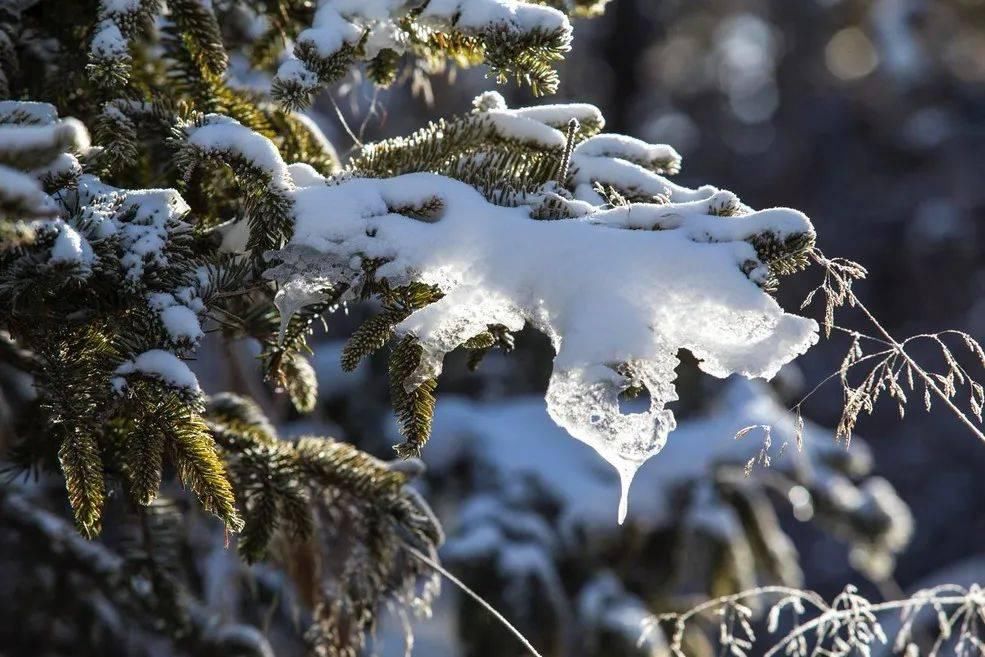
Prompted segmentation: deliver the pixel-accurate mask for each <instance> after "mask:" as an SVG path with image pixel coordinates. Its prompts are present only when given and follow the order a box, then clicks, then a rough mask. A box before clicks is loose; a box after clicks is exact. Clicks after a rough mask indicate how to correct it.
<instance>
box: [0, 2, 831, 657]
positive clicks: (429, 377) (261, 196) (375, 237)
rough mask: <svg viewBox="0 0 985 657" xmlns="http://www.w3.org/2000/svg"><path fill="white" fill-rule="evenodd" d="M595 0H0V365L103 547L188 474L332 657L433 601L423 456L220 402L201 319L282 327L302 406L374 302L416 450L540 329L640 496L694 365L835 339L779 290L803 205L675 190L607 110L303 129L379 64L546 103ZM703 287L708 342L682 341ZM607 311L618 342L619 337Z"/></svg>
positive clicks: (47, 459)
mask: <svg viewBox="0 0 985 657" xmlns="http://www.w3.org/2000/svg"><path fill="white" fill-rule="evenodd" d="M605 4H606V2H605V0H588V1H584V2H583V1H581V0H544V1H541V2H520V1H518V0H429V1H425V2H420V1H414V2H409V1H406V0H371V1H360V2H351V1H349V0H323V1H322V2H320V3H317V6H314V4H313V3H309V2H298V1H295V0H281V1H280V2H232V1H229V2H202V1H200V0H167V1H166V2H162V1H161V0H101V1H100V2H98V3H97V2H92V1H79V2H55V1H54V0H42V1H41V2H36V3H18V2H0V97H2V98H4V100H2V102H0V331H2V333H0V359H2V361H3V364H4V365H6V366H8V367H11V368H13V369H14V370H17V371H19V372H21V373H23V374H25V375H27V376H29V377H30V379H31V381H32V383H33V386H34V389H35V391H36V395H35V396H34V398H33V399H31V400H28V401H27V402H26V403H25V407H24V408H22V409H20V412H19V415H18V420H19V422H18V423H17V431H16V436H15V437H14V440H13V441H12V442H13V445H12V446H11V449H10V453H9V454H8V455H7V457H8V458H10V459H11V460H12V461H14V462H16V463H17V464H20V465H22V466H25V467H36V466H42V467H47V468H48V469H49V470H53V471H57V472H60V473H61V476H63V477H64V480H65V487H66V490H67V498H68V502H69V504H70V505H71V509H72V512H73V514H74V518H75V523H76V525H77V527H78V530H79V531H80V532H81V533H82V534H83V535H84V536H85V537H87V538H93V537H95V536H97V535H98V534H99V533H100V530H101V526H102V523H103V518H104V517H105V516H106V510H107V508H108V506H109V505H110V504H111V501H112V499H113V498H118V497H122V498H123V500H124V503H125V504H127V505H129V506H131V507H132V508H135V509H144V510H145V512H146V510H147V509H152V508H155V507H156V506H157V505H159V504H160V503H161V501H160V500H159V495H160V491H161V489H162V485H163V484H164V483H165V482H167V481H169V480H171V479H174V480H176V481H178V482H179V483H180V484H181V485H183V486H184V487H185V488H186V489H188V490H190V491H192V492H193V493H194V495H195V497H196V498H197V500H198V502H199V503H200V505H201V508H202V509H204V510H206V511H207V512H209V513H211V514H213V515H214V516H216V517H217V518H218V519H219V520H220V521H221V522H222V523H223V524H224V526H225V528H226V530H227V531H228V532H229V533H238V534H239V538H238V548H239V551H240V552H241V554H242V555H243V557H244V558H245V559H246V560H248V561H250V562H253V561H258V560H262V559H270V560H272V561H274V562H277V563H279V564H281V565H282V566H283V568H284V569H285V570H286V571H287V572H289V573H292V574H295V575H296V581H297V583H298V587H299V589H301V591H302V597H303V598H304V601H305V602H306V603H308V605H309V606H310V608H311V609H312V610H314V612H313V623H312V624H311V629H310V630H309V632H308V638H309V639H310V642H311V645H312V649H313V650H314V651H316V652H319V653H320V654H329V655H336V654H337V655H354V654H356V651H358V649H359V647H360V646H361V645H362V641H363V636H364V635H365V632H366V631H367V630H369V629H371V628H372V626H373V623H374V619H375V616H376V612H377V610H378V608H379V606H380V605H381V604H383V603H385V602H397V603H400V604H404V605H410V606H414V607H425V608H426V606H427V602H428V600H429V597H430V596H431V595H432V594H433V593H434V590H435V586H434V581H433V579H432V578H433V573H432V572H431V571H430V570H429V568H428V567H426V565H425V563H424V562H423V561H421V560H418V559H415V558H414V557H413V553H415V552H416V553H421V554H426V555H430V556H431V557H432V558H434V555H435V550H436V548H437V546H438V545H439V544H440V543H441V541H442V534H441V530H440V528H439V527H438V524H437V522H436V521H435V520H434V518H433V517H432V515H431V513H430V511H429V510H428V508H427V506H426V505H425V504H424V503H423V501H422V500H421V499H420V498H419V497H418V496H417V494H416V493H415V492H414V491H413V490H412V489H410V488H408V486H407V484H408V481H409V479H410V477H411V474H412V473H413V471H414V468H408V467H406V466H399V467H394V466H392V465H390V464H386V463H383V462H381V461H378V460H377V459H375V458H373V457H371V456H369V455H367V454H365V453H363V452H360V451H359V450H357V449H356V448H354V447H352V446H351V445H348V444H346V443H342V442H337V441H334V440H332V439H329V438H318V437H310V438H304V439H301V440H298V441H287V440H282V439H280V438H279V437H278V436H277V433H276V431H275V430H274V429H273V428H272V425H271V423H270V421H268V420H267V419H266V418H264V417H263V415H262V413H261V412H260V411H259V410H258V409H257V408H256V406H255V405H254V404H253V403H252V402H250V401H249V400H247V399H244V398H240V397H235V396H232V395H225V394H220V395H216V396H212V397H209V396H208V395H206V394H205V392H204V391H203V390H202V388H201V387H200V385H199V381H198V380H197V378H196V376H195V374H194V373H193V372H192V369H191V368H190V367H189V366H188V364H187V362H186V361H187V360H189V359H191V358H192V357H193V356H194V354H195V353H196V350H197V349H198V348H199V346H200V343H201V342H202V340H203V338H204V337H205V334H206V332H209V331H212V332H215V333H218V334H219V335H220V336H221V338H223V339H226V340H233V339H238V338H253V339H256V340H258V341H259V342H260V343H261V344H262V354H261V363H262V367H263V369H264V371H265V374H266V376H267V378H268V380H270V381H271V383H272V384H273V385H274V386H276V387H279V388H281V389H284V390H286V391H287V392H288V393H289V397H290V399H291V402H292V403H293V405H294V406H295V408H296V409H297V411H299V412H307V411H310V410H311V409H312V408H313V407H314V405H315V402H316V399H317V395H316V391H317V381H316V379H315V375H314V370H313V369H312V367H311V365H310V363H308V361H307V359H306V354H307V351H308V345H307V340H306V338H307V336H308V334H309V330H310V327H311V325H312V323H313V322H314V321H315V320H317V319H319V318H320V317H321V316H322V315H324V314H325V313H327V312H328V311H330V310H332V309H334V308H335V307H337V306H338V305H339V304H340V303H343V302H347V301H351V300H359V299H370V298H373V299H376V300H378V301H379V302H380V304H381V306H382V311H381V312H380V313H379V314H378V315H376V316H374V317H372V318H371V319H369V320H368V321H367V322H366V323H365V324H363V325H362V326H361V327H360V328H358V329H357V330H356V331H355V332H354V333H353V334H352V336H351V337H350V339H349V342H348V345H347V346H346V348H345V350H344V351H343V353H342V365H343V367H344V368H345V369H352V368H354V367H355V366H356V364H357V363H358V362H359V360H360V359H362V358H364V357H366V356H367V355H369V354H371V353H373V352H375V351H377V350H379V349H381V348H383V347H385V346H386V345H388V344H390V345H392V351H391V352H390V357H389V374H390V383H391V399H392V403H393V407H394V411H395V413H396V416H397V420H398V422H399V425H400V427H401V429H402V432H403V436H404V442H403V443H401V444H400V445H398V446H397V447H396V450H397V454H398V455H399V456H400V457H404V458H407V457H412V456H417V455H418V454H420V452H421V450H422V448H423V447H424V444H425V442H426V440H427V438H428V435H429V433H430V427H431V420H432V415H433V412H434V405H435V390H436V386H437V378H438V375H439V374H440V370H441V361H442V358H443V356H444V355H445V354H446V353H448V352H450V351H452V350H453V349H456V348H459V347H462V348H465V349H467V350H469V351H471V352H472V353H473V358H472V363H473V365H477V364H478V362H479V360H480V359H481V357H482V355H483V354H485V353H486V352H487V351H489V350H490V349H494V348H501V349H504V350H507V351H508V350H510V349H511V348H512V345H513V334H514V333H516V332H517V331H519V330H520V329H521V328H522V327H523V326H524V324H526V323H529V324H531V325H533V326H534V327H536V328H537V329H538V330H541V331H542V332H544V333H546V334H547V335H548V336H549V337H550V338H551V340H552V342H553V343H554V346H555V349H556V351H557V352H558V359H557V360H556V362H555V373H554V376H553V377H552V380H551V387H550V389H549V390H548V395H547V399H548V408H549V409H550V411H551V414H552V417H553V418H554V419H555V420H556V421H557V422H558V423H559V424H561V425H562V426H564V427H565V428H566V429H568V431H569V432H570V433H572V434H573V435H574V436H575V437H577V438H579V439H581V440H584V441H585V442H588V443H590V444H592V445H593V446H595V447H596V448H597V449H598V450H599V452H600V453H601V454H602V456H603V457H605V458H606V459H608V460H609V461H610V462H612V463H613V464H614V465H615V466H616V467H617V468H618V469H619V470H620V472H621V473H622V474H623V475H624V479H625V483H626V485H628V479H629V478H631V476H632V471H633V470H634V469H635V467H636V465H638V464H639V463H640V462H641V461H642V460H643V459H645V458H646V457H648V456H650V455H652V454H653V453H655V452H656V451H659V449H660V447H661V446H662V445H663V442H664V441H665V440H666V436H667V433H668V432H669V431H670V430H672V429H673V427H674V419H673V415H672V414H671V413H670V411H669V410H667V409H666V408H665V404H666V403H667V402H669V401H672V400H673V399H674V398H675V393H674V388H673V378H674V374H673V370H674V367H675V366H676V364H677V360H676V355H675V354H676V351H677V349H678V348H680V347H686V348H690V349H692V351H694V352H695V354H696V355H697V356H698V357H699V358H701V359H703V362H704V364H703V366H704V368H705V369H706V370H707V371H708V372H710V373H712V374H715V375H718V376H725V375H727V374H729V373H733V372H738V373H743V374H746V375H749V376H770V375H772V374H773V373H775V371H776V370H777V368H778V367H779V366H780V365H782V364H783V363H785V362H787V361H788V360H790V359H791V358H793V357H794V356H796V355H797V354H799V353H801V352H802V351H803V350H805V349H806V348H807V347H809V346H810V344H812V343H813V340H814V339H815V334H816V325H815V324H814V323H813V322H811V321H809V320H804V319H803V318H799V317H795V316H792V315H788V314H786V313H784V312H783V311H782V309H780V308H779V306H778V305H777V304H776V302H775V301H774V300H773V299H772V297H771V296H770V293H771V292H772V291H773V290H774V289H775V288H776V285H777V278H778V277H779V276H781V275H783V274H787V273H789V272H791V271H795V270H797V269H798V268H800V267H802V266H803V265H804V264H805V263H806V255H805V254H806V253H807V251H808V250H809V249H810V248H811V247H812V245H813V241H814V232H813V228H812V226H811V224H810V222H809V221H808V220H807V218H806V217H804V216H803V215H801V214H799V213H797V212H795V211H792V210H782V209H781V210H767V211H760V212H754V211H753V210H752V209H751V208H748V207H747V206H745V205H743V204H742V203H740V202H739V201H738V199H737V198H736V197H735V195H733V194H731V193H730V192H725V191H721V190H717V189H715V188H712V187H702V188H700V189H697V190H692V189H687V188H684V187H681V186H679V185H676V184H674V183H672V182H670V181H669V180H668V179H667V178H666V177H665V176H667V175H671V174H674V173H676V172H677V171H678V170H679V168H680V158H679V156H678V155H677V153H676V152H675V151H674V150H673V149H672V148H670V147H669V146H664V145H653V144H646V143H644V142H641V141H639V140H636V139H633V138H630V137H625V136H620V135H610V134H605V133H603V132H602V130H603V128H604V119H603V117H602V115H601V113H600V112H599V111H598V110H597V109H596V108H594V107H592V106H590V105H581V104H571V105H542V106H537V107H530V108H522V109H511V108H508V107H507V105H506V103H505V101H504V99H503V98H502V96H500V95H499V94H498V93H495V92H489V93H486V94H483V95H481V96H480V97H479V98H477V99H476V101H475V104H474V108H473V109H472V110H471V111H469V112H467V113H465V114H462V115H460V116H458V117H454V118H449V119H441V120H438V121H436V122H434V123H432V124H429V125H428V126H426V127H424V128H422V129H421V130H419V131H417V132H414V133H412V134H410V135H408V136H405V137H399V138H395V139H390V140H385V141H381V142H377V143H372V144H366V145H363V146H361V147H359V148H358V149H356V150H355V152H353V153H351V154H350V155H349V156H348V157H346V158H345V159H342V158H339V157H338V155H337V154H336V152H335V150H334V149H333V148H332V146H331V145H330V144H329V143H328V142H327V140H325V138H324V136H323V135H322V134H321V133H320V131H319V130H318V129H317V128H316V127H315V126H314V124H313V123H312V122H311V120H310V119H308V118H307V117H306V116H304V115H303V114H299V113H297V110H298V109H299V108H302V107H304V106H305V105H307V103H308V102H309V100H310V97H311V95H312V94H313V93H314V92H316V91H317V90H319V89H321V88H322V87H324V86H325V85H328V84H330V83H332V82H334V81H337V80H339V79H340V78H341V77H343V76H344V75H347V74H349V73H350V72H352V71H354V70H357V69H358V70H362V69H361V68H360V66H362V65H364V70H365V73H366V75H367V76H368V77H369V78H370V79H372V81H373V82H375V83H376V84H379V85H387V84H390V83H392V82H393V81H394V80H396V79H398V78H399V77H400V75H401V73H404V72H409V73H410V74H415V75H417V74H421V73H429V72H434V71H437V70H439V69H440V67H441V66H442V65H444V63H445V62H446V61H450V62H453V63H455V64H458V65H473V64H475V65H478V64H484V65H485V66H487V67H488V69H489V71H490V72H491V74H492V75H493V76H494V77H495V78H496V79H497V80H498V81H500V82H506V81H510V80H513V81H516V82H518V83H520V84H522V85H526V86H528V87H529V88H530V89H531V90H532V91H533V92H534V93H536V94H542V93H551V92H553V91H555V90H556V88H557V86H558V78H557V74H556V72H555V70H554V69H553V65H554V63H555V62H557V60H559V59H560V58H561V57H562V56H563V54H564V53H565V51H566V50H567V49H568V48H569V43H570V39H571V25H570V22H569V16H590V15H594V14H597V13H599V12H600V11H601V10H602V8H603V6H604V5H605ZM288 44H292V48H288V47H287V46H288ZM288 50H289V51H290V52H286V51H288ZM79 53H86V55H85V56H84V57H80V56H79ZM234 64H236V65H239V66H245V67H248V68H249V69H252V70H254V71H256V72H260V73H263V74H266V75H267V76H268V80H269V81H270V83H271V84H270V89H271V97H269V98H268V97H267V96H266V95H265V94H264V93H262V92H260V91H257V90H256V89H254V88H251V87H247V86H245V85H243V84H240V83H239V82H238V78H237V76H236V75H234V74H233V73H231V71H232V69H233V66H234ZM511 231H513V232H511ZM524 243H526V244H528V246H529V245H534V246H536V245H540V246H542V247H549V248H547V250H546V251H545V253H546V254H547V256H548V257H546V258H545V259H544V261H543V263H544V265H543V267H533V266H532V265H533V263H523V262H517V261H516V260H511V259H510V258H511V257H515V256H510V255H509V253H510V252H511V251H512V250H513V247H514V246H516V245H522V244H524ZM590 244H595V245H596V247H597V248H599V249H601V250H602V251H604V250H605V249H608V248H612V249H619V250H620V252H621V253H624V255H625V257H624V258H622V259H621V264H619V265H618V266H616V267H614V268H613V269H611V271H610V273H609V274H608V275H606V276H603V277H600V278H599V279H598V280H596V281H595V282H594V283H592V284H591V285H587V286H584V287H581V286H579V285H578V282H579V281H578V279H572V280H574V283H572V282H570V281H569V282H568V283H567V284H566V283H565V281H564V280H563V279H564V277H565V274H566V272H565V270H562V269H557V270H556V271H552V270H551V268H552V267H556V266H557V265H558V264H559V263H560V262H561V261H562V259H564V258H568V259H570V258H571V257H572V256H586V257H587V256H590V254H591V250H590V249H587V248H586V245H590ZM466 247H467V248H466ZM519 253H520V254H521V255H522V254H524V253H526V254H528V255H529V251H524V250H523V249H520V251H519ZM601 255H604V254H601ZM601 255H600V254H598V253H597V254H596V256H594V257H595V258H596V259H598V258H599V257H601ZM466 260H468V261H469V262H471V263H472V265H473V266H471V267H465V266H463V263H464V262H465V261H466ZM525 265H531V266H530V268H526V267H525ZM524 272H526V273H524ZM567 273H569V274H570V271H568V272H567ZM617 279H618V280H621V281H622V282H626V281H634V280H635V281H640V283H638V284H635V285H630V286H629V287H628V288H627V289H626V291H625V292H622V293H617V291H616V290H615V289H611V288H612V286H611V285H610V283H611V282H612V281H613V280H617ZM583 282H586V283H587V282H588V281H583ZM702 294H707V295H708V296H707V301H706V302H705V307H704V308H703V311H702V313H699V315H698V316H697V317H696V318H695V319H694V320H693V321H686V322H683V323H674V322H672V321H670V320H671V319H673V318H675V317H676V315H677V314H679V313H680V312H681V309H682V308H683V304H685V303H686V302H690V301H693V298H692V297H693V295H702ZM633 299H635V300H633ZM689 299H690V301H689ZM586 301H588V303H585V302H586ZM598 317H606V318H607V319H608V320H615V322H614V323H613V324H612V325H611V326H610V327H608V329H607V330H606V331H603V332H601V333H600V332H599V330H598V329H599V326H598V325H597V318H598ZM593 318H596V319H593ZM675 321H676V320H675ZM610 329H611V330H610ZM689 331H693V333H689ZM603 334H605V335H604V336H603ZM606 336H607V337H606ZM644 388H646V389H648V390H649V392H650V395H651V397H652V403H651V406H650V408H649V410H648V411H647V412H645V413H640V414H633V415H623V414H621V413H620V412H619V410H618V404H617V402H616V398H617V396H618V395H619V394H622V393H623V392H626V391H627V390H628V391H635V392H639V391H641V390H642V389H644ZM20 503H21V502H17V504H20ZM11 504H13V502H11ZM73 545H75V544H74V543H73ZM148 549H149V548H148ZM329 553H331V555H332V558H331V559H329V558H327V555H328V554H329ZM339 555H344V556H342V557H341V558H340V557H339ZM161 581H164V580H161ZM312 582H314V584H312ZM422 582H424V586H423V590H422V588H421V583H422Z"/></svg>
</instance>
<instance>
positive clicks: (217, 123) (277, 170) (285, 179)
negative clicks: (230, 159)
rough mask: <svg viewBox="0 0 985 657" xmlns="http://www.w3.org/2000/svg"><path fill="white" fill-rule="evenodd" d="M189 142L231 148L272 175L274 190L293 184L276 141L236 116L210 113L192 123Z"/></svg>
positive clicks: (223, 149)
mask: <svg viewBox="0 0 985 657" xmlns="http://www.w3.org/2000/svg"><path fill="white" fill-rule="evenodd" d="M186 130H187V137H186V143H187V144H188V145H189V146H191V147H193V148H198V149H201V150H202V151H205V152H207V153H209V152H227V153H231V154H233V155H236V156H239V157H242V158H243V159H244V160H247V161H248V162H249V163H250V164H251V165H252V166H254V167H256V168H257V169H259V170H261V171H263V172H264V173H266V174H267V175H269V176H270V182H269V186H270V188H271V190H274V191H276V190H282V189H287V188H290V187H292V186H293V185H292V184H291V182H290V180H291V177H290V174H289V172H288V170H287V165H285V164H284V161H283V160H282V159H281V157H280V153H279V152H278V151H277V147H276V146H274V144H273V142H271V141H270V140H269V139H267V138H265V137H263V136H262V135H260V134H258V133H256V132H253V131H252V130H250V129H249V128H247V127H246V126H244V125H241V124H240V123H238V122H237V121H236V120H234V119H231V118H229V117H227V116H223V115H221V114H206V115H205V117H204V119H203V121H202V124H201V125H193V126H189V127H188V128H187V129H186Z"/></svg>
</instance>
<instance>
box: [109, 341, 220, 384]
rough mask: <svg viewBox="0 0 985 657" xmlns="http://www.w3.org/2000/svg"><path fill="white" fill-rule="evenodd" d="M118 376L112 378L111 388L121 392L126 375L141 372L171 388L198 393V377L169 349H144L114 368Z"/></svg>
mask: <svg viewBox="0 0 985 657" xmlns="http://www.w3.org/2000/svg"><path fill="white" fill-rule="evenodd" d="M116 374H117V375H118V376H116V377H114V378H113V379H112V385H113V388H114V389H115V390H116V391H117V392H122V391H123V390H124V389H125V388H126V385H127V384H126V379H125V377H126V376H129V375H133V374H142V375H144V376H148V377H150V378H152V379H158V380H159V381H161V382H162V383H165V384H167V385H168V386H170V387H172V388H177V389H179V390H182V391H186V392H192V393H196V394H199V393H201V392H202V390H201V388H199V386H198V379H197V378H195V375H194V374H193V373H192V371H191V369H189V368H188V365H186V364H185V363H184V361H182V360H180V359H179V358H178V357H177V356H175V355H174V354H172V353H171V352H169V351H164V350H163V349H151V350H150V351H145V352H144V353H142V354H140V355H139V356H137V357H136V358H134V359H133V360H128V361H125V362H124V363H123V364H121V365H120V366H119V367H117V368H116Z"/></svg>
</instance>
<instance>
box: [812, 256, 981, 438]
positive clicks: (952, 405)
mask: <svg viewBox="0 0 985 657" xmlns="http://www.w3.org/2000/svg"><path fill="white" fill-rule="evenodd" d="M815 258H817V261H818V263H819V264H820V265H821V266H823V267H825V268H826V269H828V271H829V272H830V273H831V275H832V276H834V277H835V278H836V279H838V280H839V282H841V283H842V284H844V280H843V279H842V278H841V276H840V275H839V274H838V272H836V271H834V269H832V268H831V267H829V266H828V262H829V261H828V259H827V258H826V257H824V255H822V254H821V253H820V252H819V251H815ZM846 287H847V286H846ZM847 289H848V297H849V299H850V300H851V301H852V302H854V304H855V305H857V306H858V308H859V310H861V311H862V314H864V315H865V316H866V318H868V320H869V322H871V323H872V325H873V326H874V327H875V328H876V330H877V331H879V333H880V334H881V335H882V336H883V337H884V338H885V339H886V341H887V342H888V343H889V344H890V345H891V346H892V347H893V349H894V350H895V351H896V352H897V353H898V354H899V355H900V356H902V357H903V360H905V361H906V362H907V363H908V364H909V365H910V366H911V367H912V368H913V369H914V370H915V371H916V372H917V374H918V375H919V376H920V378H921V379H923V381H924V383H925V384H926V385H927V387H929V388H930V389H931V390H932V391H933V392H934V394H935V395H937V396H938V397H940V399H941V400H943V402H944V403H945V404H946V405H947V407H948V408H950V409H951V411H952V412H953V413H954V414H955V415H956V416H957V417H958V419H959V420H961V422H962V423H964V425H965V426H966V427H968V429H969V430H970V431H971V432H972V433H973V434H975V436H977V437H978V439H979V440H981V441H982V442H985V433H982V431H981V429H979V428H978V427H977V426H975V423H974V422H972V421H971V418H969V417H968V416H967V415H966V414H965V412H964V411H962V410H961V409H960V408H958V406H957V405H956V404H955V403H954V402H953V401H951V398H950V397H948V396H947V395H946V394H945V393H944V391H943V390H941V389H940V388H939V387H938V386H937V383H936V382H935V381H934V380H933V379H932V378H931V377H930V375H929V374H927V372H925V371H924V369H923V368H922V367H920V365H919V364H918V363H917V362H916V361H915V360H913V358H911V357H910V354H908V353H906V349H904V348H903V345H902V344H900V343H899V342H898V341H897V340H896V338H894V337H893V336H892V335H890V333H889V331H887V330H886V329H885V327H883V325H882V324H881V323H880V322H879V320H878V319H876V318H875V316H874V315H873V314H872V313H871V312H870V311H869V309H868V308H867V307H866V306H865V304H864V303H862V301H861V300H860V299H859V298H858V297H857V296H856V295H855V292H854V291H852V290H851V288H847Z"/></svg>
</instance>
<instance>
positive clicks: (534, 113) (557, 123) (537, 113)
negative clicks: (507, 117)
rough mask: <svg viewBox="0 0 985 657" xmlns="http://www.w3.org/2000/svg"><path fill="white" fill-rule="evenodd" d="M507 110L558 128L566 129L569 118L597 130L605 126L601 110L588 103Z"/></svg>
mask: <svg viewBox="0 0 985 657" xmlns="http://www.w3.org/2000/svg"><path fill="white" fill-rule="evenodd" d="M492 93H496V92H492ZM508 111H509V112H511V113H512V114H515V115H516V116H522V117H524V118H528V119H532V120H534V121H539V122H541V123H545V124H547V125H549V126H551V127H553V128H557V129H559V130H564V129H566V128H567V127H568V122H569V121H571V119H575V120H576V121H578V123H580V124H586V123H588V124H592V125H593V126H595V127H596V129H597V130H601V129H602V128H603V127H605V118H603V116H602V112H601V111H600V110H599V108H597V107H595V105H590V104H588V103H565V104H563V105H536V106H534V107H518V108H516V109H512V110H508Z"/></svg>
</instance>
